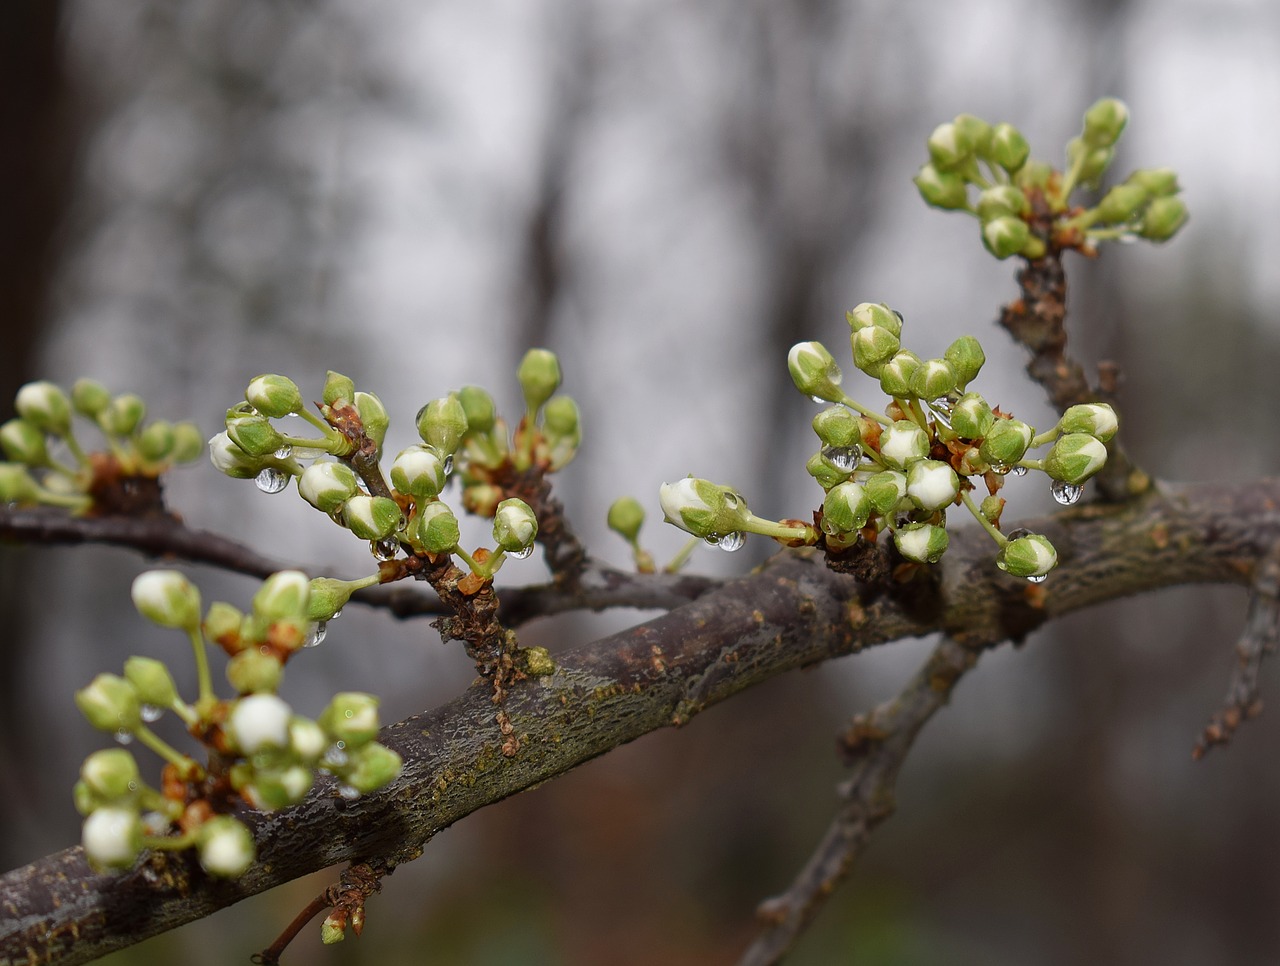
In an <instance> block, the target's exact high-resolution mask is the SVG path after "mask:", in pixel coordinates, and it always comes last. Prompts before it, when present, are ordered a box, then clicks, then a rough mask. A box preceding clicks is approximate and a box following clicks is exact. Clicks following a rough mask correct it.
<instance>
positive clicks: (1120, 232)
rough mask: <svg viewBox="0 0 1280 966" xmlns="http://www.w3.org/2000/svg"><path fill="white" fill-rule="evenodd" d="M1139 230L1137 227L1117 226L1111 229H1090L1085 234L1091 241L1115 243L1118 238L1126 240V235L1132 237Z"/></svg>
mask: <svg viewBox="0 0 1280 966" xmlns="http://www.w3.org/2000/svg"><path fill="white" fill-rule="evenodd" d="M1137 230H1138V229H1137V226H1136V225H1115V226H1113V227H1111V228H1090V229H1089V230H1088V231H1086V232H1085V233H1084V237H1085V238H1087V239H1089V240H1090V241H1114V240H1115V239H1117V238H1124V237H1125V236H1126V235H1132V234H1133V233H1134V232H1135V231H1137Z"/></svg>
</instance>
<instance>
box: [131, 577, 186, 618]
mask: <svg viewBox="0 0 1280 966" xmlns="http://www.w3.org/2000/svg"><path fill="white" fill-rule="evenodd" d="M130 593H131V594H132V596H133V606H134V607H136V608H137V609H138V613H139V614H141V615H142V616H143V617H145V618H147V619H148V620H150V621H154V622H155V623H157V624H159V625H160V626H161V627H181V628H183V629H184V630H189V631H190V630H195V629H196V628H198V627H199V626H200V591H199V590H197V589H196V586H195V584H193V583H191V581H189V580H187V578H186V577H185V576H183V575H182V574H180V573H179V572H178V571H176V570H148V571H147V572H146V573H142V574H139V575H138V576H137V577H136V578H134V581H133V588H132V590H131V591H130Z"/></svg>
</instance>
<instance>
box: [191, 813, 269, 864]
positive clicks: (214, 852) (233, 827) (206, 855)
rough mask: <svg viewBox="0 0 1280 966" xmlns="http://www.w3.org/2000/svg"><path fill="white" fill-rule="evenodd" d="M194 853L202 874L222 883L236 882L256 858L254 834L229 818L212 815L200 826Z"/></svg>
mask: <svg viewBox="0 0 1280 966" xmlns="http://www.w3.org/2000/svg"><path fill="white" fill-rule="evenodd" d="M196 849H197V850H198V851H199V853H200V864H201V865H202V866H203V867H204V870H205V871H206V872H208V873H209V874H210V875H216V876H218V877H220V878H223V879H236V878H239V877H240V876H241V875H243V874H244V873H245V872H247V871H248V870H249V866H251V865H253V862H254V859H255V858H256V854H255V848H254V843H253V833H251V832H250V831H249V830H248V829H247V828H246V827H245V825H244V823H243V822H241V821H239V820H238V819H235V818H232V817H231V816H230V815H215V816H214V817H213V818H211V819H209V820H208V821H206V822H205V823H204V824H203V825H201V826H200V832H199V837H198V838H197V840H196Z"/></svg>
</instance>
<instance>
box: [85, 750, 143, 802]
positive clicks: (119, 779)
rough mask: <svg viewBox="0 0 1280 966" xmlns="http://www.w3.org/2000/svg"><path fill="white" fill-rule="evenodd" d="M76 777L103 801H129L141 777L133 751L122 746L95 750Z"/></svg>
mask: <svg viewBox="0 0 1280 966" xmlns="http://www.w3.org/2000/svg"><path fill="white" fill-rule="evenodd" d="M80 778H81V780H82V781H83V782H84V783H85V786H86V787H87V788H88V789H89V790H90V791H91V792H92V793H93V794H94V795H96V796H98V798H99V799H101V800H103V801H106V802H120V803H124V802H130V803H131V802H133V801H134V799H136V798H137V794H138V790H139V788H140V787H141V782H142V778H141V776H140V775H139V774H138V763H137V762H136V761H134V760H133V755H131V754H129V752H127V751H125V750H124V749H123V748H106V749H103V750H102V751H95V752H94V753H93V754H92V755H90V756H89V757H88V758H86V759H85V760H84V764H83V765H81V766H80Z"/></svg>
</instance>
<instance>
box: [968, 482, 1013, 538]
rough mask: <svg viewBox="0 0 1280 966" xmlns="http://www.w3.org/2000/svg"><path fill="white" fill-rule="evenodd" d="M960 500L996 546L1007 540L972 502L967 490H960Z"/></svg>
mask: <svg viewBox="0 0 1280 966" xmlns="http://www.w3.org/2000/svg"><path fill="white" fill-rule="evenodd" d="M960 501H961V502H962V503H964V505H965V506H966V507H967V508H968V510H969V512H970V513H972V514H973V517H974V519H975V520H977V521H978V522H979V523H981V524H982V529H984V530H986V531H987V533H989V534H990V535H991V539H992V540H994V541H995V542H996V544H997V545H998V546H1001V547H1003V546H1004V545H1005V544H1006V543H1008V542H1009V538H1008V537H1006V536H1005V535H1004V534H1003V533H1001V532H1000V531H999V530H997V529H996V528H995V524H993V523H992V522H991V521H990V520H988V519H987V518H986V517H985V516H983V515H982V511H981V510H979V509H978V507H977V506H976V505H975V504H974V502H973V497H971V496H970V495H969V491H968V490H961V491H960Z"/></svg>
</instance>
